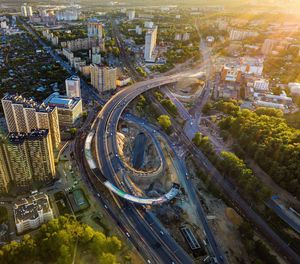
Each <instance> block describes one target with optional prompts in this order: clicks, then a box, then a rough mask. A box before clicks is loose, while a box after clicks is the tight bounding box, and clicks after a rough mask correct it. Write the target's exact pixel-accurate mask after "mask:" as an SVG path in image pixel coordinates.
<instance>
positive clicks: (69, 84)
mask: <svg viewBox="0 0 300 264" xmlns="http://www.w3.org/2000/svg"><path fill="white" fill-rule="evenodd" d="M66 94H67V96H68V97H80V96H81V92H80V78H79V77H78V76H76V75H73V76H71V77H69V78H68V79H66Z"/></svg>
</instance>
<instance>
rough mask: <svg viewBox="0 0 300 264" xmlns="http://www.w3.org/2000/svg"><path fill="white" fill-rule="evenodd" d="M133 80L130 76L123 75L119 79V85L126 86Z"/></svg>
mask: <svg viewBox="0 0 300 264" xmlns="http://www.w3.org/2000/svg"><path fill="white" fill-rule="evenodd" d="M130 82H131V78H130V77H121V78H119V79H117V82H116V84H117V86H119V87H122V86H125V85H127V84H129V83H130Z"/></svg>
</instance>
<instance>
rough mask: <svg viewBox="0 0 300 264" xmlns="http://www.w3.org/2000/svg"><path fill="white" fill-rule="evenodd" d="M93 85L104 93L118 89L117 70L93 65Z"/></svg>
mask: <svg viewBox="0 0 300 264" xmlns="http://www.w3.org/2000/svg"><path fill="white" fill-rule="evenodd" d="M90 67H91V84H92V85H93V86H94V87H95V88H96V89H97V90H98V91H99V93H103V92H106V91H109V90H113V89H116V80H117V68H109V67H106V66H99V65H96V64H91V66H90Z"/></svg>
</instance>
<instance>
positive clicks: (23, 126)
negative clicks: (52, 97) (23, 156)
mask: <svg viewBox="0 0 300 264" xmlns="http://www.w3.org/2000/svg"><path fill="white" fill-rule="evenodd" d="M1 102H2V107H3V110H4V115H5V120H6V123H7V127H8V131H9V132H23V133H29V132H31V130H32V129H48V130H49V132H50V135H51V139H52V144H53V148H58V147H59V144H60V142H61V139H60V131H59V122H58V113H57V108H56V107H49V106H46V105H45V104H38V103H36V102H35V101H34V100H32V99H26V98H23V97H22V96H21V95H6V96H5V97H4V98H2V100H1Z"/></svg>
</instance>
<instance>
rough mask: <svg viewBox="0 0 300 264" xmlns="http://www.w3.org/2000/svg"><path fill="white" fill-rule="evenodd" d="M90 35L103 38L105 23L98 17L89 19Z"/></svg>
mask: <svg viewBox="0 0 300 264" xmlns="http://www.w3.org/2000/svg"><path fill="white" fill-rule="evenodd" d="M87 27H88V37H95V38H97V39H99V40H102V38H103V25H102V23H101V22H100V21H99V20H98V19H95V18H93V19H90V20H89V21H88V25H87Z"/></svg>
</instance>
